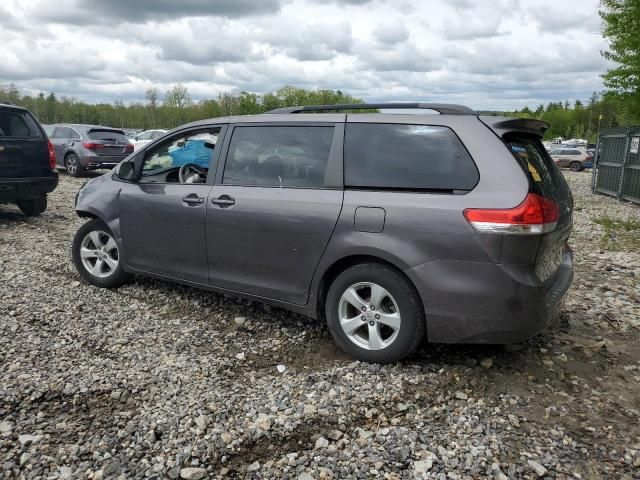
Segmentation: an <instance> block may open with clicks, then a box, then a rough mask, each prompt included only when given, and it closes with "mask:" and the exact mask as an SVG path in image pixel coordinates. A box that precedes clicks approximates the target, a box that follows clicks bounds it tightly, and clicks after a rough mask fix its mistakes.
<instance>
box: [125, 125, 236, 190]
mask: <svg viewBox="0 0 640 480" xmlns="http://www.w3.org/2000/svg"><path fill="white" fill-rule="evenodd" d="M227 126H228V124H226V123H216V124H211V125H200V126H198V127H191V128H186V129H184V130H180V131H178V132H175V133H174V134H172V135H171V136H168V137H160V138H157V139H156V140H152V141H151V142H150V143H148V144H147V145H145V146H144V148H143V149H141V150H140V151H139V152H136V154H135V155H134V156H133V157H132V159H131V160H125V161H133V162H134V171H135V179H134V180H125V179H123V178H120V177H119V176H118V175H117V174H116V173H115V172H114V174H113V178H115V179H116V180H118V181H120V182H125V183H134V184H136V185H210V186H213V185H214V181H215V177H216V172H217V168H218V165H219V164H220V152H221V150H222V149H221V148H218V145H223V144H224V142H225V140H226V132H227ZM216 128H219V129H220V132H219V133H218V143H217V144H216V148H215V149H214V150H213V154H212V155H211V158H210V159H209V171H208V172H207V180H206V181H205V182H204V183H197V184H191V183H175V182H141V181H140V179H141V178H142V166H143V165H144V162H145V160H146V159H147V157H148V155H149V153H150V152H151V151H153V150H154V149H155V147H158V146H160V145H162V144H164V143H165V142H170V141H173V139H174V138H176V137H183V136H189V135H193V134H196V133H199V132H205V131H211V130H213V129H216ZM160 139H162V141H161V142H158V141H157V140H160ZM212 164H213V165H214V166H215V171H213V172H212V171H211V166H212Z"/></svg>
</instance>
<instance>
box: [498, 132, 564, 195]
mask: <svg viewBox="0 0 640 480" xmlns="http://www.w3.org/2000/svg"><path fill="white" fill-rule="evenodd" d="M505 141H506V142H507V145H508V146H509V148H510V149H511V152H512V153H513V155H514V157H516V159H517V160H518V162H519V163H520V166H521V167H522V169H523V170H524V172H525V173H526V174H527V177H529V183H530V184H531V191H532V192H533V193H538V194H540V195H545V194H549V193H551V192H553V191H554V190H555V189H556V187H557V186H558V184H559V178H558V176H559V175H562V174H561V173H560V171H559V170H558V167H556V165H555V163H554V162H553V160H552V159H551V157H549V154H548V153H547V151H546V150H545V148H544V147H543V146H542V143H540V140H538V139H537V138H531V137H521V136H507V137H505Z"/></svg>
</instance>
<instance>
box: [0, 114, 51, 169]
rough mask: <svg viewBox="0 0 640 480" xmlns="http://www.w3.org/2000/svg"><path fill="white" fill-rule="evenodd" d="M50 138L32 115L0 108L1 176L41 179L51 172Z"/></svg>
mask: <svg viewBox="0 0 640 480" xmlns="http://www.w3.org/2000/svg"><path fill="white" fill-rule="evenodd" d="M47 140H48V139H47V138H46V136H45V135H44V132H43V131H42V129H41V128H40V126H39V125H38V122H37V121H36V120H35V119H34V118H33V117H32V116H31V114H30V113H29V112H28V111H26V110H22V109H17V108H6V107H3V108H2V109H0V177H4V178H20V177H42V176H45V175H48V174H49V173H50V168H49V149H48V145H47Z"/></svg>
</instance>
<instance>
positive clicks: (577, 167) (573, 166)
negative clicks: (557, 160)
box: [569, 162, 582, 172]
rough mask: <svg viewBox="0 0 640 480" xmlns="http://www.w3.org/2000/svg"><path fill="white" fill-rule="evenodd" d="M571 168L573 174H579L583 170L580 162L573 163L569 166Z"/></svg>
mask: <svg viewBox="0 0 640 480" xmlns="http://www.w3.org/2000/svg"><path fill="white" fill-rule="evenodd" d="M569 168H570V169H571V171H572V172H579V171H580V170H582V164H581V163H580V162H571V163H570V164H569Z"/></svg>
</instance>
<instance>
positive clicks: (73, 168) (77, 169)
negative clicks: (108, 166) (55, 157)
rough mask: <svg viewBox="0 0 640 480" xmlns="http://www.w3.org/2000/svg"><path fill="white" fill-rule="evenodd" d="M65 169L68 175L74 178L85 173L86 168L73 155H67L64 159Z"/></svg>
mask: <svg viewBox="0 0 640 480" xmlns="http://www.w3.org/2000/svg"><path fill="white" fill-rule="evenodd" d="M64 168H66V169H67V173H68V174H69V175H71V176H72V177H79V176H80V175H82V172H84V167H83V166H82V164H81V163H80V160H78V157H76V156H75V155H74V154H73V153H70V154H69V155H67V156H66V157H65V159H64Z"/></svg>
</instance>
